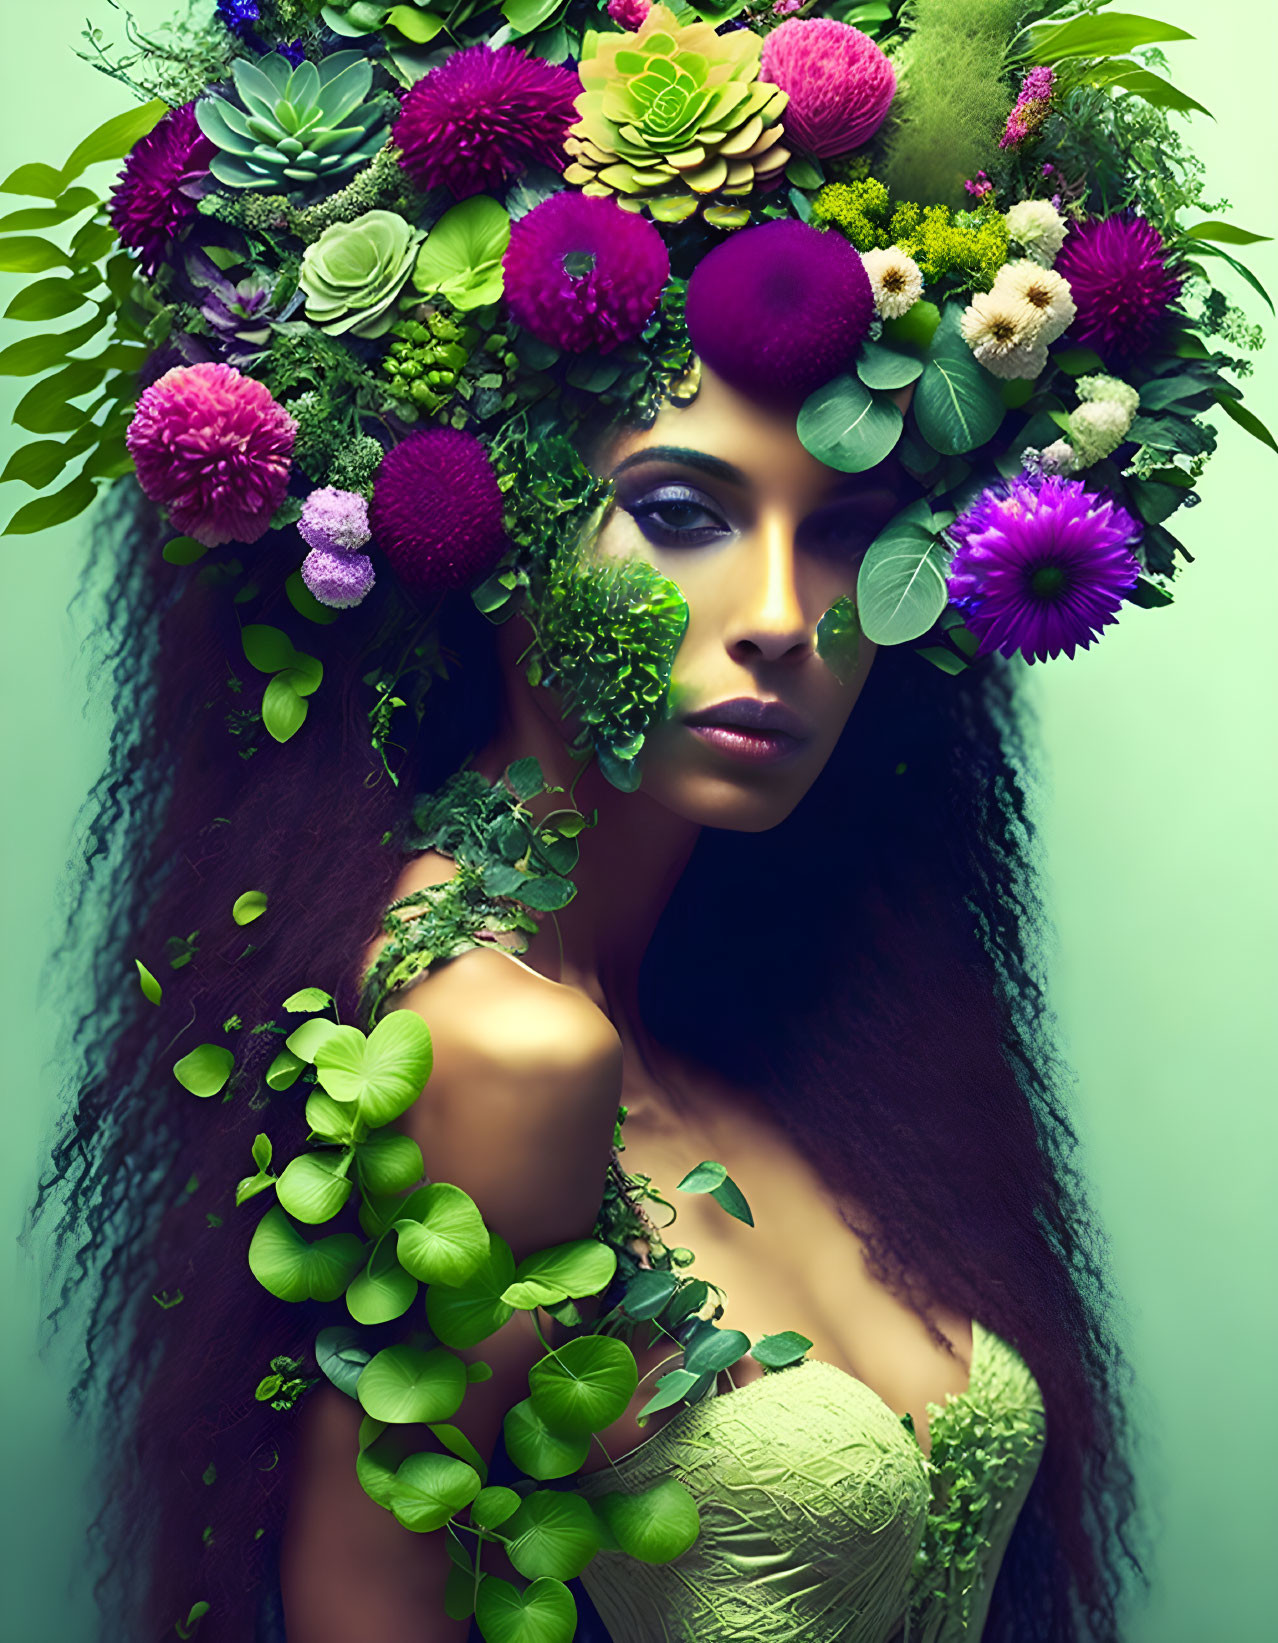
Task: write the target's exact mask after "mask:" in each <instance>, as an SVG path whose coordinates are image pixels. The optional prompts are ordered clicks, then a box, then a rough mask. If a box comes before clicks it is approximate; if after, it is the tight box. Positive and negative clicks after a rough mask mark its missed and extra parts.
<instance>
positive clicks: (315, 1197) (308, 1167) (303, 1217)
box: [275, 1152, 351, 1226]
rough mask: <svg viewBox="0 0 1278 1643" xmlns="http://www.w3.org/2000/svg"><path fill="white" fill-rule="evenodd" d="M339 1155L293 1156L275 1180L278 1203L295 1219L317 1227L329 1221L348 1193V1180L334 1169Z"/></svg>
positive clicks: (349, 1190) (339, 1162)
mask: <svg viewBox="0 0 1278 1643" xmlns="http://www.w3.org/2000/svg"><path fill="white" fill-rule="evenodd" d="M341 1164H342V1156H341V1155H340V1154H335V1153H323V1152H304V1153H303V1154H302V1155H301V1156H300V1157H299V1158H294V1159H293V1161H292V1163H291V1164H289V1165H288V1167H287V1168H286V1169H285V1171H284V1173H283V1174H282V1175H281V1176H280V1178H279V1180H278V1181H277V1182H276V1185H275V1191H276V1194H277V1195H278V1197H279V1201H280V1203H281V1204H282V1205H283V1206H284V1208H285V1209H286V1210H287V1211H288V1213H289V1214H290V1215H292V1216H293V1217H294V1218H295V1219H296V1220H298V1221H304V1222H305V1223H306V1224H307V1225H308V1226H318V1225H319V1224H320V1222H322V1221H331V1220H332V1218H333V1217H334V1216H335V1215H336V1214H337V1212H338V1210H340V1209H341V1208H342V1206H343V1205H344V1204H345V1202H346V1200H347V1199H348V1198H349V1197H350V1195H351V1183H350V1181H349V1180H348V1179H347V1178H346V1176H344V1175H339V1174H338V1173H337V1171H338V1170H339V1168H340V1167H341Z"/></svg>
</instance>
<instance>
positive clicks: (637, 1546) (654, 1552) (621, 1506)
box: [595, 1478, 701, 1564]
mask: <svg viewBox="0 0 1278 1643" xmlns="http://www.w3.org/2000/svg"><path fill="white" fill-rule="evenodd" d="M595 1510H596V1511H597V1512H598V1513H599V1515H600V1517H601V1518H603V1520H604V1522H605V1523H606V1524H607V1526H608V1528H609V1530H610V1531H611V1533H612V1535H613V1536H614V1538H615V1539H616V1541H617V1544H618V1545H619V1546H620V1547H621V1549H622V1551H623V1552H625V1553H627V1554H628V1555H629V1556H630V1557H633V1558H636V1559H637V1560H638V1561H639V1562H640V1563H656V1564H660V1563H673V1561H674V1560H675V1558H677V1557H682V1556H683V1554H684V1553H685V1552H686V1551H687V1550H688V1548H689V1547H690V1546H691V1545H692V1544H693V1542H694V1541H695V1540H696V1538H697V1535H698V1534H699V1533H700V1530H701V1518H700V1514H699V1512H698V1511H697V1503H696V1501H695V1500H694V1499H693V1497H692V1494H691V1492H690V1490H689V1489H688V1487H687V1485H686V1484H683V1483H680V1482H679V1480H678V1478H663V1479H662V1480H661V1482H660V1483H656V1484H653V1485H652V1487H651V1488H649V1489H644V1490H641V1491H640V1492H639V1493H638V1494H633V1495H632V1494H625V1493H623V1492H621V1491H620V1490H618V1491H615V1492H613V1493H610V1494H606V1495H603V1496H601V1497H600V1499H599V1500H597V1501H596V1502H595Z"/></svg>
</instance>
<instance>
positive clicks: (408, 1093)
mask: <svg viewBox="0 0 1278 1643" xmlns="http://www.w3.org/2000/svg"><path fill="white" fill-rule="evenodd" d="M294 1037H296V1034H295V1035H294ZM289 1048H290V1049H291V1050H293V1051H294V1053H295V1054H301V1053H302V1052H301V1051H299V1050H298V1049H297V1047H296V1045H295V1044H294V1043H293V1042H292V1040H291V1039H290V1040H289ZM314 1061H315V1070H316V1073H317V1074H318V1076H319V1081H320V1083H321V1084H322V1085H323V1087H324V1088H325V1089H326V1090H327V1091H328V1093H329V1094H330V1095H331V1096H332V1097H333V1099H334V1100H335V1101H351V1102H354V1103H355V1104H356V1107H357V1109H358V1112H359V1116H360V1117H361V1118H362V1119H363V1120H364V1122H365V1123H366V1124H368V1125H369V1126H370V1128H373V1129H377V1128H380V1127H381V1125H383V1124H389V1123H390V1122H391V1120H392V1119H394V1118H398V1117H399V1116H400V1115H401V1114H402V1113H405V1112H407V1111H408V1109H409V1107H411V1106H412V1104H413V1102H414V1101H416V1099H417V1097H418V1096H419V1095H420V1094H421V1092H422V1089H423V1088H424V1087H425V1084H426V1081H427V1079H428V1078H429V1077H430V1072H431V1066H432V1064H433V1056H432V1051H431V1038H430V1028H429V1027H428V1026H427V1025H426V1023H425V1022H424V1021H423V1020H422V1018H421V1017H420V1016H419V1015H416V1014H415V1013H414V1012H413V1011H412V1010H392V1011H391V1012H390V1013H389V1014H388V1015H386V1016H385V1017H384V1018H383V1019H382V1020H381V1021H379V1022H378V1023H377V1025H376V1026H375V1027H374V1028H373V1030H372V1032H371V1033H370V1034H369V1035H368V1037H367V1038H365V1036H364V1034H363V1033H361V1032H359V1031H358V1030H357V1029H356V1028H354V1027H337V1028H334V1029H333V1030H332V1032H330V1033H329V1034H328V1036H327V1037H326V1038H325V1039H324V1041H323V1042H322V1043H321V1044H319V1045H318V1046H317V1047H316V1049H315V1053H314Z"/></svg>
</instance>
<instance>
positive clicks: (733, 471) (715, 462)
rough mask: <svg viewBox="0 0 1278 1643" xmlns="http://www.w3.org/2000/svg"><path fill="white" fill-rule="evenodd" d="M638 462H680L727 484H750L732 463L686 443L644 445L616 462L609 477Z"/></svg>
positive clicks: (623, 471) (745, 485)
mask: <svg viewBox="0 0 1278 1643" xmlns="http://www.w3.org/2000/svg"><path fill="white" fill-rule="evenodd" d="M640 462H680V463H682V464H683V465H684V467H686V468H700V469H701V471H702V473H708V474H709V475H710V476H711V477H712V478H714V479H724V480H727V482H728V484H729V485H740V486H742V487H743V488H745V487H748V486H749V484H750V481H749V479H748V478H747V477H746V475H745V474H744V473H743V472H742V471H741V469H740V468H738V467H737V466H736V465H735V464H734V463H731V462H725V461H724V460H723V459H722V457H718V456H711V455H709V453H708V452H706V451H694V450H691V449H689V448H688V447H687V446H686V445H645V446H644V448H643V450H641V451H635V452H634V454H633V455H632V456H628V457H625V458H624V459H623V460H622V461H621V462H618V464H617V466H616V467H615V468H614V469H613V470H612V474H611V476H610V477H611V478H613V479H616V478H617V477H618V476H619V475H620V474H623V473H625V471H626V469H627V468H633V467H636V466H637V465H638V464H639V463H640Z"/></svg>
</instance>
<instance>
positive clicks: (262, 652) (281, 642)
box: [240, 622, 297, 673]
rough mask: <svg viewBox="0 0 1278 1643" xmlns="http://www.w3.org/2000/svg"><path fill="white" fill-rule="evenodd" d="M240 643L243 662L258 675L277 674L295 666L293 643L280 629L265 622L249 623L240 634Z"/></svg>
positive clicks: (295, 657) (295, 655) (295, 658)
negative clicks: (256, 671) (254, 669)
mask: <svg viewBox="0 0 1278 1643" xmlns="http://www.w3.org/2000/svg"><path fill="white" fill-rule="evenodd" d="M240 643H241V645H242V646H243V648H244V657H245V660H246V661H247V662H248V664H249V666H250V667H255V668H256V669H257V670H258V672H259V673H279V672H281V671H282V669H284V668H289V667H296V665H297V652H296V651H295V650H294V649H293V641H292V640H291V639H290V638H289V636H288V634H287V633H285V632H284V631H283V630H282V629H281V628H276V627H271V626H269V625H268V624H267V623H265V622H250V623H249V625H248V626H247V627H245V628H244V629H243V630H242V631H241V633H240Z"/></svg>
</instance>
